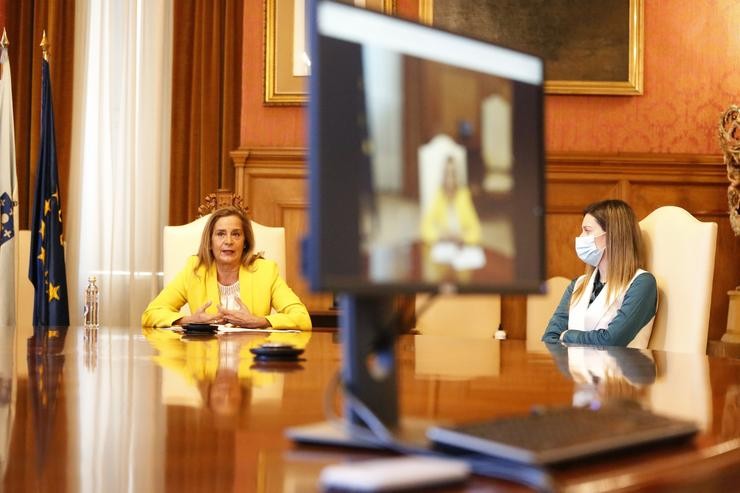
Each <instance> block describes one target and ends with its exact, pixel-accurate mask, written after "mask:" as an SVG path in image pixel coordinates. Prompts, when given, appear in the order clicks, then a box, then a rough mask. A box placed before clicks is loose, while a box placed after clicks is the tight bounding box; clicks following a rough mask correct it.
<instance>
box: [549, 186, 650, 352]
mask: <svg viewBox="0 0 740 493" xmlns="http://www.w3.org/2000/svg"><path fill="white" fill-rule="evenodd" d="M581 229H582V232H581V235H580V236H579V237H577V238H576V242H575V243H576V245H575V246H576V254H577V255H578V257H579V258H580V259H581V260H583V262H585V263H586V273H585V274H584V275H582V276H581V277H579V278H577V279H576V280H574V281H573V282H571V283H570V285H569V286H568V288H567V289H566V290H565V294H563V298H562V299H561V300H560V304H559V305H558V307H557V309H556V310H555V313H554V314H553V316H552V318H551V319H550V322H549V323H548V324H547V329H545V334H544V335H543V336H542V340H543V341H544V342H558V341H562V342H565V343H572V344H591V345H598V346H627V345H629V346H630V347H639V348H646V347H647V343H648V341H649V339H650V333H651V331H652V327H653V320H654V319H655V311H656V309H657V300H658V289H657V285H656V283H655V277H653V275H652V274H650V273H649V272H646V271H644V270H642V269H640V265H642V251H643V249H642V234H641V232H640V226H639V225H638V224H637V219H636V218H635V213H634V212H633V211H632V208H630V206H629V205H627V204H626V203H625V202H623V201H621V200H604V201H602V202H597V203H595V204H592V205H590V206H588V207H586V209H585V210H584V211H583V222H582V223H581Z"/></svg>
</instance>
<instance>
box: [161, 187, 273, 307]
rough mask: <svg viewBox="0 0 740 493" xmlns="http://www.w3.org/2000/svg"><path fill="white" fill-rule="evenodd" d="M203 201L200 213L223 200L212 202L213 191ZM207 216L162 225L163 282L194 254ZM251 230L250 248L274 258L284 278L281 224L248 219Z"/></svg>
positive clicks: (214, 199)
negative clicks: (267, 223)
mask: <svg viewBox="0 0 740 493" xmlns="http://www.w3.org/2000/svg"><path fill="white" fill-rule="evenodd" d="M219 193H220V194H222V195H230V196H231V197H232V199H230V200H231V201H232V203H234V204H236V205H240V204H241V199H240V198H239V197H238V196H234V195H233V194H229V193H226V192H224V191H220V192H219ZM211 199H212V200H211ZM205 202H206V205H205V206H201V207H200V208H199V212H201V214H203V213H204V212H206V211H208V210H211V211H212V210H215V209H216V208H218V207H221V206H223V205H224V203H223V201H219V202H218V203H217V202H216V198H215V194H214V195H209V196H208V197H207V198H206V201H205ZM210 217H211V214H210V213H207V214H205V215H202V216H201V217H199V218H198V219H196V220H195V221H192V222H190V223H188V224H183V225H182V226H165V228H164V235H163V241H162V247H163V248H162V250H163V265H162V271H163V274H164V276H163V277H164V284H165V285H167V283H169V282H170V281H171V280H172V279H173V278H174V277H175V276H176V275H177V274H178V272H180V271H181V270H182V268H183V267H184V266H185V263H186V262H187V259H188V257H190V256H191V255H197V253H198V247H199V246H200V239H201V236H202V234H203V229H204V228H205V226H206V224H207V223H208V219H210ZM252 231H253V232H254V251H255V252H261V253H262V255H263V256H264V257H265V258H266V259H269V260H272V261H274V262H275V263H276V264H277V265H278V271H279V272H280V276H281V277H282V278H283V279H285V271H286V267H285V228H283V227H272V226H265V225H263V224H260V223H258V222H256V221H252ZM181 311H183V313H189V311H188V307H187V305H185V306H183V308H182V310H181Z"/></svg>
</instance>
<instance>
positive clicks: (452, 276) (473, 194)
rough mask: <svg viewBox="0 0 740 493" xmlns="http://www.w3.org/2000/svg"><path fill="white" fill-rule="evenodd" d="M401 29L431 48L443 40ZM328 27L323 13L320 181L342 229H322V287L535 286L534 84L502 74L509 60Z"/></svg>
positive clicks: (538, 146)
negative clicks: (327, 262)
mask: <svg viewBox="0 0 740 493" xmlns="http://www.w3.org/2000/svg"><path fill="white" fill-rule="evenodd" d="M323 25H324V26H326V25H327V23H324V24H323ZM399 25H400V26H401V27H402V28H404V27H408V26H413V27H414V28H419V29H424V30H426V31H431V32H432V33H434V34H435V36H432V38H439V39H431V38H430V39H431V41H434V42H436V43H445V42H446V40H445V39H444V38H443V36H450V35H449V34H447V33H444V32H438V31H433V30H430V29H425V28H424V27H423V26H418V25H415V24H411V23H408V26H406V25H404V24H402V23H399ZM326 30H327V31H332V28H331V27H329V28H327V29H326ZM322 31H323V29H322V22H321V20H320V21H319V33H320V36H319V48H320V51H319V57H320V64H318V73H316V72H315V73H314V76H316V77H318V78H320V80H321V84H320V86H319V91H320V95H319V98H318V100H319V107H318V108H314V109H318V111H317V115H316V116H317V117H318V120H319V125H318V128H319V135H318V136H317V138H318V139H319V140H320V141H319V146H318V147H319V149H320V153H319V154H320V159H321V164H320V166H321V168H322V169H321V173H322V178H321V187H322V195H324V196H325V197H333V198H334V199H335V201H334V205H333V206H331V204H326V208H325V209H324V211H325V212H324V213H325V214H326V215H327V216H328V217H330V218H331V222H332V229H333V230H334V231H341V232H342V234H341V235H338V236H334V237H333V236H331V235H324V236H322V243H323V248H322V251H326V252H328V253H329V254H330V255H331V259H332V260H331V265H332V266H331V268H330V275H327V277H326V279H327V281H329V284H332V285H335V286H337V287H348V286H350V287H351V286H353V285H361V284H363V283H364V284H366V285H367V284H369V285H392V286H397V287H405V286H408V287H414V288H420V289H423V288H424V287H434V286H438V285H440V284H447V283H449V284H452V285H456V286H459V287H460V289H461V290H465V288H466V287H470V288H474V289H476V290H479V289H480V288H481V287H484V288H485V287H490V288H491V290H495V289H499V288H510V289H512V290H528V289H531V288H532V286H535V285H536V284H538V283H539V281H540V280H541V279H542V265H543V255H544V252H543V246H542V244H543V238H542V234H543V225H542V221H543V219H542V206H543V204H542V200H543V195H544V194H543V189H542V186H543V185H542V175H543V169H542V152H543V151H542V129H541V119H542V114H541V112H542V110H541V97H542V92H541V82H538V81H537V80H536V78H535V80H534V81H532V82H530V81H522V80H518V78H517V77H516V76H514V77H512V76H510V74H507V71H506V70H505V69H506V67H505V66H504V65H503V62H501V65H500V66H499V65H497V63H491V62H490V61H489V62H488V63H482V64H481V63H480V61H478V60H464V59H463V60H458V58H457V57H458V54H452V55H451V56H449V57H447V58H446V57H445V55H444V54H442V55H441V56H440V55H439V53H440V51H439V50H438V47H436V46H434V44H433V43H432V42H431V41H430V45H429V46H426V47H423V46H422V47H421V49H420V48H419V47H418V46H414V44H413V43H411V44H409V43H404V40H403V39H402V38H401V39H397V37H393V36H383V35H382V33H377V34H378V35H377V36H373V34H372V32H370V33H367V32H363V30H362V29H358V30H355V31H352V30H349V29H345V30H344V31H342V32H340V33H336V32H333V31H332V32H322ZM371 31H372V30H371ZM389 34H391V33H389ZM440 36H442V37H440ZM389 38H390V39H389ZM456 39H461V38H459V37H456ZM465 41H466V42H469V43H477V44H481V45H482V44H483V43H480V42H478V41H474V40H467V39H466V40H465ZM409 46H411V48H409ZM485 46H486V48H489V47H490V45H485ZM495 48H497V47H495ZM497 49H500V50H502V51H505V52H509V53H513V52H510V50H503V49H501V48H497ZM409 52H411V53H409ZM517 55H518V54H517ZM463 58H464V57H463ZM532 58H534V57H532ZM458 62H459V63H458ZM327 268H328V267H327ZM471 290H472V289H471Z"/></svg>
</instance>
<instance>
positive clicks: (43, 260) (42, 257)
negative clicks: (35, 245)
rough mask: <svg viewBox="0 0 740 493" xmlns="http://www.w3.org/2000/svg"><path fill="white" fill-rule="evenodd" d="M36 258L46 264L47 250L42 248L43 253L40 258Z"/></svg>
mask: <svg viewBox="0 0 740 493" xmlns="http://www.w3.org/2000/svg"><path fill="white" fill-rule="evenodd" d="M36 258H37V259H39V260H41V262H42V263H44V262H46V249H44V247H41V253H39V256H38V257H36Z"/></svg>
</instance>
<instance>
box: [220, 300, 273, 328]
mask: <svg viewBox="0 0 740 493" xmlns="http://www.w3.org/2000/svg"><path fill="white" fill-rule="evenodd" d="M234 299H235V300H236V303H237V305H239V308H238V309H236V310H229V309H227V308H224V307H222V306H219V307H218V313H219V316H220V317H221V318H222V320H223V321H224V322H226V323H230V324H232V325H235V326H237V327H245V328H248V329H263V328H266V327H271V325H270V322H269V321H268V320H267V319H266V318H265V317H258V316H256V315H252V312H250V311H249V308H247V306H246V305H245V304H244V303H242V300H240V299H239V298H238V297H237V298H234Z"/></svg>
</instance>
